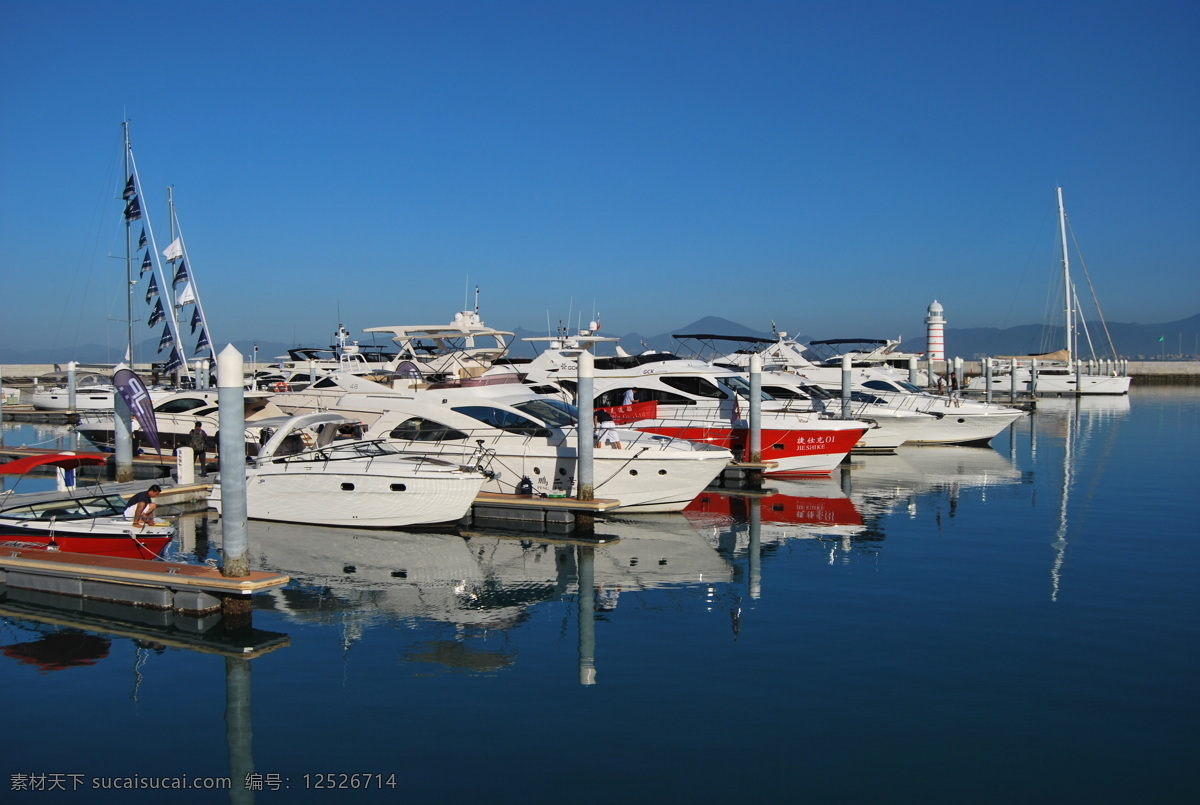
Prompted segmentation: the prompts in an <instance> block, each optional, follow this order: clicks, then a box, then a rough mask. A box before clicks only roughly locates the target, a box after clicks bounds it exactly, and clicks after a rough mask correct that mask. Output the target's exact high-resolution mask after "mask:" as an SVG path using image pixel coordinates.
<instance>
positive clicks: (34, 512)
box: [0, 495, 129, 520]
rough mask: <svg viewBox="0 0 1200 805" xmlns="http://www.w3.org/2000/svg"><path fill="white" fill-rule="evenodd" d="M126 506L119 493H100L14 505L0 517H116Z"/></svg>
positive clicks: (30, 518) (84, 518) (80, 518)
mask: <svg viewBox="0 0 1200 805" xmlns="http://www.w3.org/2000/svg"><path fill="white" fill-rule="evenodd" d="M128 506H129V504H128V503H126V501H125V498H123V497H121V496H120V495H100V496H97V497H91V498H66V499H60V500H52V501H45V502H43V503H31V504H29V505H27V506H15V507H13V508H11V509H5V510H4V512H3V514H0V517H5V518H11V519H14V520H88V519H91V518H93V517H116V516H118V515H121V514H123V513H124V512H125V509H126V508H127V507H128Z"/></svg>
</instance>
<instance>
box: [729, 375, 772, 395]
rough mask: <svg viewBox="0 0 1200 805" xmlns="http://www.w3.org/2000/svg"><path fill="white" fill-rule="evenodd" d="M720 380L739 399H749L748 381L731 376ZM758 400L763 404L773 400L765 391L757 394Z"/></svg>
mask: <svg viewBox="0 0 1200 805" xmlns="http://www.w3.org/2000/svg"><path fill="white" fill-rule="evenodd" d="M721 379H722V380H723V381H725V383H726V385H728V386H729V387H730V388H731V389H733V390H734V391H735V392H737V395H738V396H739V397H745V398H746V399H747V400H748V399H750V381H748V380H746V379H745V378H744V377H738V376H737V375H731V376H729V377H724V378H721ZM759 399H761V400H763V401H764V402H771V401H772V400H774V399H775V398H774V397H772V396H771V395H770V394H768V393H767V392H766V391H762V392H759Z"/></svg>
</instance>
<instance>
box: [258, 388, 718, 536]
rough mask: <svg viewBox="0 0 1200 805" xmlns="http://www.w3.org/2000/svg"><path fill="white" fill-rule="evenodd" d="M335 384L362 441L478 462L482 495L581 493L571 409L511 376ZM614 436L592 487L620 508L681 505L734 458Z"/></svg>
mask: <svg viewBox="0 0 1200 805" xmlns="http://www.w3.org/2000/svg"><path fill="white" fill-rule="evenodd" d="M330 379H331V380H332V378H330ZM341 380H342V381H343V382H344V384H345V385H346V386H347V387H353V389H355V390H353V391H348V392H346V393H343V394H342V395H341V396H340V397H339V398H338V399H337V401H336V402H335V403H333V404H331V405H330V406H329V408H330V410H332V411H337V412H340V413H343V414H346V415H347V416H353V417H355V418H357V419H358V420H359V421H361V422H362V423H363V425H364V427H365V432H364V436H365V437H366V438H376V439H386V440H387V441H389V442H391V443H393V444H395V445H396V446H398V447H399V448H400V449H402V450H403V451H404V452H406V453H410V454H419V455H428V456H434V457H438V458H444V459H447V460H450V461H455V462H460V463H463V464H470V465H474V466H478V467H480V468H481V469H482V470H484V471H486V472H487V473H488V474H489V475H490V476H491V477H490V478H489V479H488V481H487V482H486V484H485V485H484V490H485V491H488V492H505V493H514V492H524V493H529V494H535V495H546V496H564V497H567V496H574V495H576V494H578V485H577V484H578V478H577V475H578V469H577V465H578V444H579V441H578V440H579V433H578V410H577V409H576V408H575V407H574V406H573V405H571V404H569V403H567V402H564V401H562V400H559V399H556V398H552V397H547V396H546V395H542V394H538V393H535V392H533V391H531V390H530V389H529V388H527V387H525V386H524V385H522V384H521V383H520V382H519V380H518V379H517V378H516V377H513V376H511V375H510V376H498V377H497V376H489V377H482V378H468V379H466V380H460V381H453V382H451V381H447V382H445V383H435V384H432V385H428V386H426V387H423V388H394V387H388V386H384V385H382V384H372V383H371V382H370V381H367V380H365V379H364V378H352V377H345V376H343V377H342V378H341ZM281 396H282V395H281ZM617 436H618V438H619V439H620V444H621V446H620V447H615V446H612V445H606V446H604V447H596V448H594V451H593V465H592V466H593V491H594V493H595V495H596V497H600V498H612V499H615V500H618V501H620V503H621V505H620V507H619V508H620V510H622V511H630V510H632V511H641V512H668V511H681V510H682V509H683V508H684V507H685V506H686V505H687V504H688V503H689V502H690V501H691V500H692V499H693V498H694V497H695V496H696V495H697V494H699V493H700V492H701V491H702V490H703V489H704V488H705V487H706V486H708V484H709V483H711V482H712V481H713V480H714V479H715V478H716V477H717V476H718V475H720V473H721V471H722V470H723V469H724V467H725V466H726V465H727V464H728V463H729V462H730V461H731V460H732V458H733V456H732V455H731V454H730V452H729V451H728V450H726V449H723V448H720V447H714V446H711V445H705V444H692V443H691V442H688V441H685V440H681V439H674V438H670V437H668V436H660V435H656V434H651V433H644V432H642V431H639V430H632V429H629V430H626V429H618V430H617Z"/></svg>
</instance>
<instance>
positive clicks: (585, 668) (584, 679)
mask: <svg viewBox="0 0 1200 805" xmlns="http://www.w3.org/2000/svg"><path fill="white" fill-rule="evenodd" d="M584 354H585V355H588V354H590V353H586V352H585V353H584ZM575 560H576V567H577V568H578V578H579V684H581V685H595V684H596V549H595V548H593V547H592V546H591V545H577V546H576V547H575Z"/></svg>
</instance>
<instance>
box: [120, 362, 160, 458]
mask: <svg viewBox="0 0 1200 805" xmlns="http://www.w3.org/2000/svg"><path fill="white" fill-rule="evenodd" d="M113 385H114V386H115V387H116V389H117V391H118V392H119V393H120V395H121V399H123V400H125V404H126V405H128V406H129V410H130V412H131V413H132V414H133V418H134V419H136V420H137V422H138V424H139V425H141V426H142V432H143V433H145V434H146V441H148V442H149V443H150V444H151V446H153V447H154V449H155V450H160V449H161V448H160V447H159V444H158V420H157V419H155V418H154V406H153V405H151V400H150V392H149V391H147V390H146V384H145V383H143V382H142V379H141V378H140V377H138V376H137V375H136V374H134V373H133V372H132V371H131V370H129V369H118V370H117V371H116V372H115V373H114V374H113Z"/></svg>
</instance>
